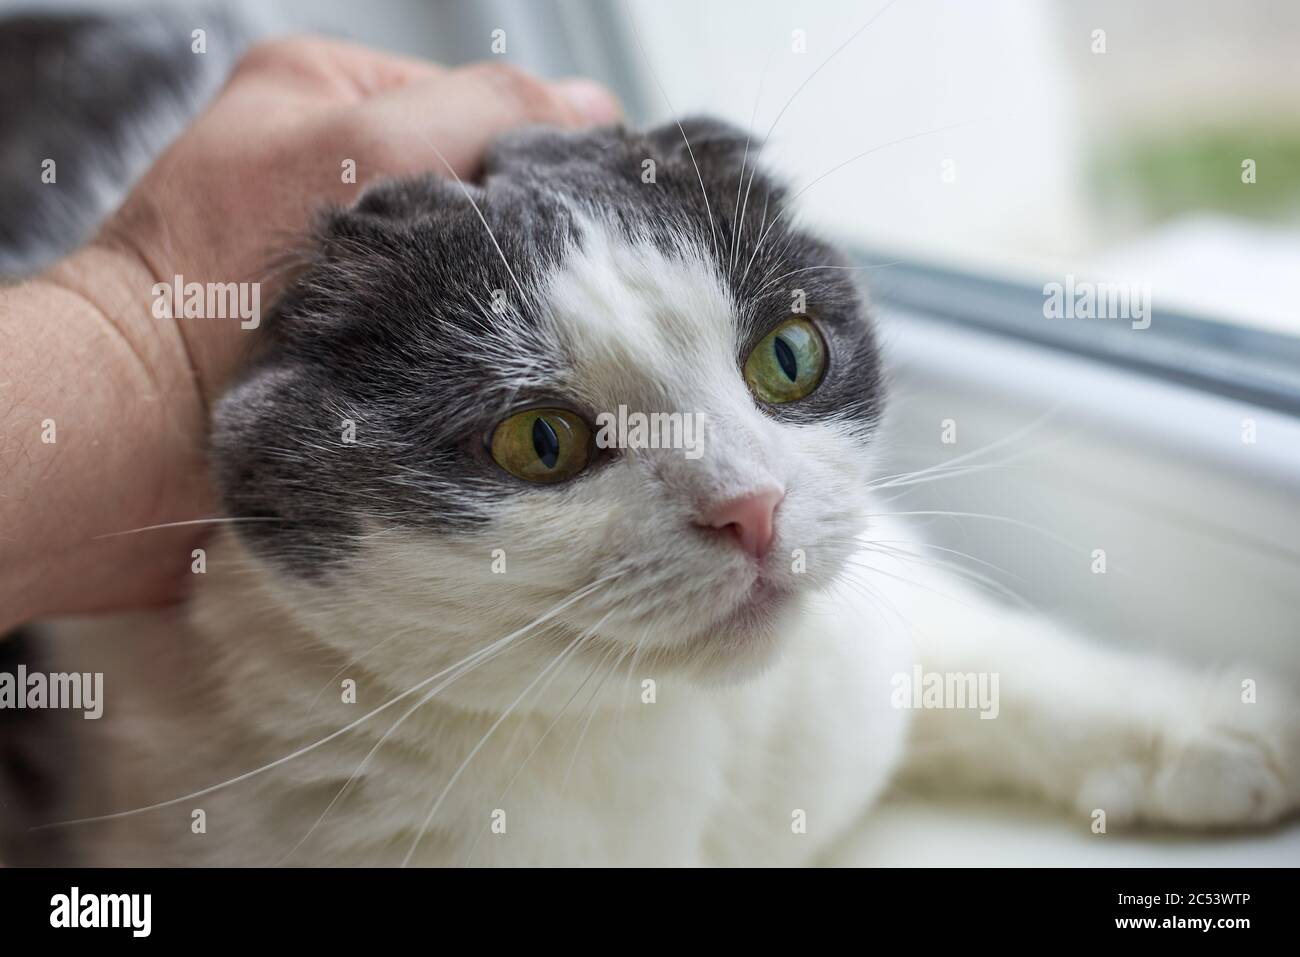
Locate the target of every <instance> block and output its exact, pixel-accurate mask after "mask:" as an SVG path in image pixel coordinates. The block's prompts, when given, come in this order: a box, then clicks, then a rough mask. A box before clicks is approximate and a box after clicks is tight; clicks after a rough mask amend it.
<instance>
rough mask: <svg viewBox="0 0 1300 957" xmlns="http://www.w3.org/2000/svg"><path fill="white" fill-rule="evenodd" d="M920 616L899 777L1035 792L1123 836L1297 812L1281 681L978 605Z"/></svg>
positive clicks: (923, 608)
mask: <svg viewBox="0 0 1300 957" xmlns="http://www.w3.org/2000/svg"><path fill="white" fill-rule="evenodd" d="M954 587H956V586H954ZM913 608H914V609H920V610H917V611H915V613H914V618H913V622H914V628H913V631H914V641H915V645H916V667H915V668H914V671H913V674H912V675H909V676H906V678H900V679H898V681H897V685H898V686H899V687H897V688H896V689H895V693H896V694H897V696H898V699H897V702H898V704H899V705H900V706H904V707H915V708H917V711H918V713H917V714H916V715H914V718H915V720H914V722H913V728H914V732H913V738H912V741H911V742H910V749H909V756H908V761H907V767H906V770H905V772H904V777H905V779H910V780H912V781H923V782H927V783H929V784H937V785H941V786H947V787H952V786H966V787H970V786H975V787H980V788H984V789H1001V790H1013V791H1019V792H1022V793H1032V794H1036V795H1039V796H1041V797H1043V798H1046V799H1048V800H1050V801H1052V802H1054V803H1057V804H1063V805H1065V806H1067V807H1069V808H1071V809H1073V810H1074V811H1075V812H1077V813H1079V814H1081V815H1086V816H1089V817H1090V818H1092V819H1093V820H1096V819H1098V818H1097V814H1096V812H1097V811H1103V812H1104V813H1105V820H1106V821H1107V822H1108V823H1117V824H1126V823H1146V824H1157V825H1158V824H1170V825H1178V826H1187V827H1218V826H1238V825H1261V824H1267V823H1270V822H1274V821H1277V820H1279V819H1281V818H1284V817H1286V816H1287V815H1289V814H1291V813H1293V812H1294V811H1296V810H1297V809H1298V808H1300V694H1297V691H1296V686H1295V684H1293V683H1291V682H1289V681H1288V680H1287V679H1286V678H1284V677H1281V676H1278V675H1276V674H1275V673H1272V672H1268V673H1265V672H1261V671H1258V670H1252V669H1250V668H1244V667H1219V668H1215V669H1196V668H1193V667H1192V666H1190V665H1180V664H1175V663H1173V662H1170V661H1167V660H1164V659H1159V658H1155V657H1149V656H1139V655H1134V654H1129V653H1126V652H1123V651H1121V650H1118V649H1115V648H1113V647H1106V646H1102V645H1099V644H1094V643H1089V642H1086V641H1083V640H1081V639H1079V638H1076V637H1074V636H1071V635H1069V634H1066V633H1064V632H1063V631H1062V630H1061V629H1060V628H1059V627H1058V626H1057V625H1055V624H1053V623H1051V622H1050V621H1049V620H1047V619H1045V618H1041V617H1037V616H1032V615H1025V614H1021V613H1016V612H1012V611H1003V610H1000V609H999V608H997V607H995V606H993V605H989V604H986V603H983V602H981V601H980V600H979V599H978V598H977V599H974V600H973V601H968V602H966V603H965V604H959V603H948V602H946V601H945V600H944V599H936V598H935V596H933V595H930V596H929V600H928V601H922V602H919V603H918V604H915V605H913ZM981 681H982V682H983V683H982V685H981ZM918 682H919V683H920V685H921V687H920V689H919V693H918V690H917V688H916V687H914V686H915V685H917V683H918ZM981 688H983V689H984V691H983V694H982V695H981V693H980V689H981ZM927 689H928V692H929V693H928V694H927ZM961 689H964V691H962V690H961ZM904 691H905V692H906V693H907V695H908V697H907V699H906V700H904V699H903V692H904ZM990 692H992V693H990ZM963 695H964V697H965V699H966V700H965V701H964V702H963V701H959V700H956V698H957V697H962V696H963ZM972 698H973V699H974V700H973V701H972V700H971V699H972Z"/></svg>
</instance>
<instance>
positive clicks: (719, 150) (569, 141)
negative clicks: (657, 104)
mask: <svg viewBox="0 0 1300 957" xmlns="http://www.w3.org/2000/svg"><path fill="white" fill-rule="evenodd" d="M688 142H689V143H690V149H689V150H688V149H687V143H688ZM758 148H759V141H758V139H757V138H755V137H751V135H750V134H749V133H748V132H747V131H745V130H743V129H741V128H740V127H738V126H733V125H732V124H730V123H727V122H724V121H723V120H718V119H714V118H712V117H708V116H697V117H688V118H686V119H684V120H682V121H681V124H680V126H679V125H678V123H677V122H676V121H671V122H668V123H665V124H663V125H662V126H657V127H654V128H653V129H651V130H648V131H646V132H645V133H636V132H634V131H630V130H628V129H626V128H625V127H622V126H600V127H594V128H592V129H586V130H561V129H556V128H554V127H540V126H535V127H524V128H522V129H519V130H515V131H513V132H510V133H507V134H505V135H504V136H502V137H500V138H499V139H497V141H496V142H495V143H493V144H492V147H491V149H489V150H488V154H487V158H486V160H485V162H484V164H483V168H484V172H485V174H486V176H487V177H488V178H490V177H493V176H496V175H504V176H506V177H509V176H512V175H520V174H531V175H543V176H553V175H555V174H557V173H562V170H563V169H565V168H567V169H568V170H570V171H571V172H572V173H573V174H574V175H575V176H581V175H583V174H584V172H587V173H589V172H590V171H592V170H597V171H603V172H609V171H612V170H617V169H627V168H631V169H634V170H635V171H636V172H637V173H638V174H639V172H640V170H641V166H640V163H641V161H642V160H645V159H653V160H655V161H656V162H659V163H676V162H681V163H688V164H689V163H690V162H691V158H692V154H693V156H694V160H695V162H696V163H697V164H699V166H700V168H701V169H704V168H705V167H706V166H713V165H716V166H719V167H722V166H723V165H724V164H725V166H726V167H728V168H729V167H731V166H732V165H734V166H736V167H739V166H740V162H741V158H742V157H743V156H744V155H745V153H746V151H748V153H749V154H750V155H751V156H752V155H753V154H754V153H755V152H757V151H758Z"/></svg>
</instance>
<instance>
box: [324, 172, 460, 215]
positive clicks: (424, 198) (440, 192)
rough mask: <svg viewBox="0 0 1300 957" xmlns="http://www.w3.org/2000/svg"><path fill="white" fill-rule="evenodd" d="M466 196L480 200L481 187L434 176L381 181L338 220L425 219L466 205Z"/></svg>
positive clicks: (370, 188)
mask: <svg viewBox="0 0 1300 957" xmlns="http://www.w3.org/2000/svg"><path fill="white" fill-rule="evenodd" d="M466 192H468V193H469V195H470V196H472V197H474V198H475V199H476V200H477V198H478V196H479V195H480V190H479V187H477V186H475V185H474V184H473V183H466V184H464V185H463V186H462V185H461V184H459V183H456V182H453V181H451V180H447V179H443V178H441V177H438V176H433V175H426V176H407V177H403V178H401V179H386V180H380V181H379V182H377V183H374V184H372V185H370V186H367V187H366V188H365V189H364V190H363V191H362V193H361V195H360V196H359V197H358V198H357V200H356V202H355V203H353V204H352V205H351V206H349V207H346V208H344V209H343V210H341V211H340V215H339V217H337V218H341V219H344V220H347V219H353V220H358V219H359V220H366V219H379V220H384V221H387V222H392V221H406V220H413V219H421V218H423V217H425V216H429V215H431V214H433V213H436V212H437V211H438V210H440V209H446V208H447V206H448V205H458V204H461V203H464V202H465V201H466V200H465V193H466ZM336 221H337V220H336Z"/></svg>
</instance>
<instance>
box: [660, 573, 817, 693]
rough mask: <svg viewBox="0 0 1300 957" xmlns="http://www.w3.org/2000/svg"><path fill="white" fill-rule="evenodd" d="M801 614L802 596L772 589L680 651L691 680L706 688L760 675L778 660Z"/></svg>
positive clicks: (758, 592)
mask: <svg viewBox="0 0 1300 957" xmlns="http://www.w3.org/2000/svg"><path fill="white" fill-rule="evenodd" d="M802 608H803V602H802V600H801V598H800V594H799V592H798V591H796V590H794V589H790V588H783V587H779V586H775V585H771V584H763V585H761V586H758V587H756V588H755V590H754V592H753V593H752V594H750V595H749V596H748V597H747V598H746V599H745V600H744V601H743V602H742V603H741V604H739V605H737V606H736V607H735V608H733V609H732V610H730V611H728V612H726V613H725V614H724V615H723V616H722V617H720V618H718V619H715V620H714V621H713V622H712V623H711V624H710V625H709V626H708V627H707V628H705V629H702V630H701V631H700V632H699V633H698V634H696V635H694V636H692V637H691V638H690V639H689V640H688V641H686V642H685V643H684V644H683V645H681V646H679V649H678V660H679V661H680V662H681V664H682V665H683V666H684V670H685V671H687V672H688V673H689V674H690V676H691V677H693V678H695V679H697V680H699V681H701V682H702V683H706V684H737V683H742V682H744V681H747V680H749V679H751V678H754V677H756V676H757V675H759V674H762V672H764V671H765V670H766V669H767V668H768V667H770V666H771V665H772V664H773V663H774V662H775V661H776V660H777V659H778V658H779V657H780V652H781V648H782V645H783V643H784V642H783V640H782V639H783V638H784V637H785V636H786V635H788V634H789V632H790V630H791V629H792V628H793V627H794V623H795V621H796V620H797V618H798V617H799V615H800V613H801V611H802Z"/></svg>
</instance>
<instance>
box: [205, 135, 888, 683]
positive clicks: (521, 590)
mask: <svg viewBox="0 0 1300 957" xmlns="http://www.w3.org/2000/svg"><path fill="white" fill-rule="evenodd" d="M684 133H685V136H683V130H679V128H678V126H677V125H676V124H671V125H669V126H665V127H663V128H661V129H658V130H655V131H653V132H650V133H648V134H637V133H631V132H628V131H625V130H621V129H619V130H614V129H605V130H598V131H592V132H583V133H570V132H555V131H545V130H538V131H529V132H525V133H520V134H515V135H513V136H511V137H509V138H507V139H506V140H504V141H502V142H500V143H499V144H498V145H497V146H496V147H495V148H494V149H493V151H492V152H491V154H490V156H489V157H488V160H487V164H486V169H485V175H484V177H483V178H482V181H481V184H470V185H468V186H466V187H462V186H460V185H458V184H457V183H455V182H449V181H446V180H442V179H437V178H433V177H426V178H419V179H411V180H404V181H398V182H389V183H383V184H380V185H377V186H374V187H372V188H370V189H368V190H367V191H366V192H365V194H364V195H363V196H362V198H361V199H360V200H359V201H358V202H357V203H356V205H354V206H353V207H352V208H350V209H346V210H338V211H335V212H333V213H331V214H330V215H328V217H327V218H326V219H325V220H324V222H323V224H322V226H321V229H320V231H319V236H318V241H317V244H316V248H315V252H314V254H313V258H312V260H311V262H310V264H309V266H308V267H307V268H306V269H305V271H304V272H303V273H302V274H301V276H300V277H299V278H298V279H297V280H296V282H295V284H294V286H293V288H292V289H291V290H290V292H289V293H288V294H287V295H286V296H285V297H284V299H283V301H282V302H281V303H280V304H279V306H278V309H277V314H276V315H275V316H274V317H273V319H272V321H271V323H270V325H271V337H272V341H271V345H270V348H269V349H268V350H267V353H266V355H265V356H264V358H263V359H262V360H261V361H260V362H259V363H258V364H257V365H256V367H255V368H254V369H253V370H252V371H251V372H250V374H249V375H248V376H247V377H246V378H245V380H244V381H243V382H242V383H241V384H239V385H238V386H237V387H236V388H234V389H233V390H232V391H231V392H230V393H229V394H228V395H227V396H226V398H225V399H224V401H223V402H222V403H221V405H220V407H219V409H218V412H217V415H216V427H215V433H214V450H215V457H216V461H217V463H218V475H219V482H220V486H221V490H222V493H223V496H224V501H225V505H226V508H227V509H228V512H227V514H229V515H232V516H239V517H243V518H256V519H262V521H253V522H245V523H240V524H237V525H236V526H235V528H236V529H237V530H238V533H239V535H240V536H241V538H242V539H243V541H244V542H245V544H246V545H247V546H248V548H249V550H250V552H251V553H252V554H253V555H254V556H256V560H257V561H258V562H259V564H260V565H261V566H262V569H263V572H264V573H265V574H266V575H267V576H269V577H270V578H272V579H273V580H274V581H275V582H276V583H277V586H278V587H282V588H283V589H285V590H287V591H288V592H289V594H290V595H291V599H290V600H291V601H292V603H293V604H294V606H295V607H296V608H297V609H298V610H299V611H300V612H301V613H302V614H303V615H304V616H305V617H307V618H309V619H311V620H312V621H313V622H314V624H315V626H316V627H317V628H318V630H329V631H332V632H334V633H335V634H336V635H337V636H344V637H339V638H338V640H346V641H354V642H355V647H356V650H358V651H361V650H365V649H369V648H372V647H374V646H376V644H377V643H380V642H382V643H384V644H385V646H386V648H385V650H383V651H379V650H376V652H375V655H376V658H375V659H372V660H371V661H370V663H371V664H374V663H375V662H376V661H377V660H378V659H385V660H388V661H389V662H390V665H389V667H390V669H391V668H398V667H400V668H402V669H404V670H409V669H414V671H412V672H411V673H412V676H415V675H416V674H418V673H419V671H420V669H421V668H424V667H435V666H438V665H447V664H449V663H452V662H453V661H454V660H459V659H461V658H464V657H465V656H466V655H469V654H472V653H473V652H474V651H476V650H478V649H481V648H483V647H484V646H485V645H486V644H487V643H488V642H489V641H491V640H493V639H495V638H504V637H506V636H507V635H509V634H511V633H512V632H513V631H514V630H516V629H518V628H519V627H520V626H522V625H525V624H527V623H528V622H530V621H533V620H534V619H538V618H542V617H544V616H547V617H545V620H544V623H543V625H542V626H539V627H538V628H537V629H535V632H525V633H522V634H520V635H518V636H517V638H516V639H512V642H516V643H522V642H523V640H524V639H525V638H527V639H528V641H529V643H530V644H531V645H532V647H533V648H534V649H535V651H534V652H532V653H528V654H525V653H524V652H522V651H521V652H519V656H520V658H519V660H520V661H521V665H520V667H521V668H522V669H524V670H527V669H528V668H531V667H532V666H533V664H535V662H536V661H537V660H539V659H537V658H536V657H535V655H539V654H542V653H543V652H544V654H545V657H546V660H551V659H553V658H554V656H555V654H556V651H557V648H561V647H565V646H567V645H568V644H569V643H570V642H572V641H574V640H575V639H577V638H578V637H579V636H582V635H585V636H586V637H585V638H584V639H583V642H582V643H581V645H578V646H577V647H576V650H575V651H574V656H575V659H578V658H581V659H582V660H593V659H591V658H590V657H589V656H591V655H604V656H606V657H613V656H619V655H625V654H630V653H631V652H632V651H633V649H639V654H640V655H641V656H642V657H643V658H653V659H654V660H656V661H658V662H660V663H661V664H663V665H666V666H672V665H680V666H685V667H687V668H689V669H692V670H695V671H703V672H710V673H714V674H717V673H723V674H728V673H742V672H743V671H745V670H748V669H752V667H753V666H755V665H756V664H758V663H761V662H762V661H764V660H766V659H767V658H768V657H769V656H770V654H771V652H772V651H773V649H774V648H777V647H779V644H780V642H779V637H780V630H781V629H780V623H781V620H782V618H783V617H784V616H788V615H790V614H792V613H794V610H795V609H796V608H797V607H798V604H799V602H800V600H801V597H802V596H804V595H806V594H807V593H809V592H810V591H812V590H815V589H818V588H821V587H823V586H825V585H826V584H828V583H829V582H830V581H831V580H832V579H833V578H834V577H835V576H836V575H837V574H838V573H839V572H840V571H841V566H842V563H843V561H844V559H845V558H846V556H847V555H848V554H849V552H850V551H851V550H852V549H851V545H850V541H851V539H852V538H853V537H854V536H855V535H856V534H857V533H858V532H859V531H860V530H861V529H862V527H863V525H864V524H865V508H866V492H865V486H866V477H867V472H868V467H869V464H870V460H871V455H872V447H873V435H874V431H875V426H876V424H877V420H878V417H879V413H880V409H881V402H882V388H883V386H882V380H881V373H880V367H879V360H878V355H877V351H876V346H875V343H874V341H873V337H872V334H871V330H870V328H869V325H868V319H867V315H866V311H865V307H864V303H863V301H862V299H861V298H860V294H859V292H858V290H857V288H856V286H855V283H854V281H853V279H852V276H853V273H852V271H851V270H849V269H848V268H846V266H847V261H846V260H845V259H844V257H843V256H841V255H840V254H838V253H837V252H836V251H835V250H833V249H832V248H831V247H829V246H827V245H826V244H825V243H823V242H821V241H819V240H818V239H816V238H815V237H813V236H811V235H809V234H808V233H806V232H804V231H802V230H800V229H799V228H797V226H796V224H795V223H794V222H792V218H793V211H792V210H790V209H789V208H788V207H787V197H786V195H785V193H784V191H783V190H782V188H781V187H780V186H778V185H777V184H775V183H774V182H773V181H772V180H771V179H770V178H769V177H767V176H766V175H764V174H763V173H762V172H761V171H756V169H755V165H754V162H755V158H756V157H755V152H756V149H757V144H754V143H750V142H749V141H748V140H747V138H746V136H745V134H744V133H742V132H738V131H736V130H734V129H733V128H730V127H727V126H724V125H722V124H720V123H717V122H713V121H707V120H696V121H691V122H688V123H686V124H684ZM688 139H689V144H690V148H689V149H688V148H687V145H686V144H687V140H688ZM656 414H657V415H656ZM665 445H667V446H670V447H663V446H665ZM674 445H675V446H676V447H671V446H674ZM653 446H659V447H653ZM266 519H270V520H266ZM534 634H535V635H537V636H538V637H534ZM557 642H558V644H557ZM512 653H513V652H503V653H502V655H501V660H502V661H505V660H506V659H507V657H508V656H509V654H512ZM377 666H380V667H382V665H377Z"/></svg>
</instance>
